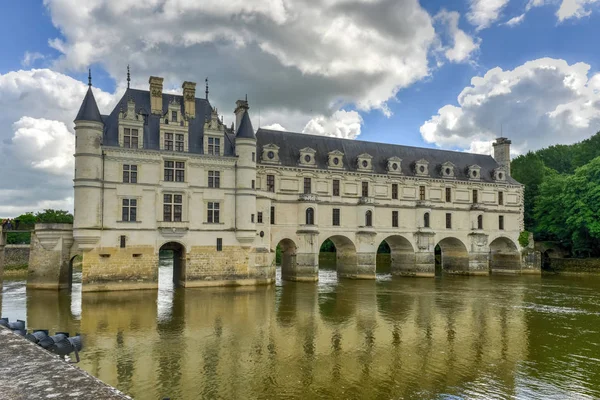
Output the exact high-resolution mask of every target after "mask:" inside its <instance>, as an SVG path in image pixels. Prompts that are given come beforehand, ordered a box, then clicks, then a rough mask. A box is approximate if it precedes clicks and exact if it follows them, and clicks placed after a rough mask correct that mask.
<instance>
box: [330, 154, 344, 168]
mask: <svg viewBox="0 0 600 400" xmlns="http://www.w3.org/2000/svg"><path fill="white" fill-rule="evenodd" d="M328 155H329V158H328V160H327V166H328V167H329V168H330V169H344V153H342V152H341V151H339V150H334V151H330V152H329V154H328Z"/></svg>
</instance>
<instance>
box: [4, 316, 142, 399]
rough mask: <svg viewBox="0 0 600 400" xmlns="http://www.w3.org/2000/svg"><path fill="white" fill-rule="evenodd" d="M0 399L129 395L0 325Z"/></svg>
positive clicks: (121, 397) (124, 396) (99, 397)
mask: <svg viewBox="0 0 600 400" xmlns="http://www.w3.org/2000/svg"><path fill="white" fill-rule="evenodd" d="M0 399H7V400H8V399H10V400H25V399H36V400H38V399H61V400H62V399H94V400H96V399H106V400H113V399H115V400H116V399H131V397H129V396H126V395H124V394H123V393H121V392H119V391H118V390H117V389H115V388H113V387H111V386H109V385H107V384H105V383H103V382H102V381H100V380H98V379H96V378H94V377H93V376H92V375H90V374H88V373H87V372H85V371H83V370H82V369H80V368H78V367H76V366H75V365H73V364H69V363H67V362H65V361H63V360H61V359H60V358H59V357H58V356H56V355H54V354H52V353H50V352H48V351H46V350H44V349H42V348H41V347H39V346H38V345H36V344H33V343H31V342H29V341H28V340H27V339H25V338H23V337H22V336H18V335H16V334H14V333H13V332H12V331H11V330H10V329H7V328H4V327H2V326H0Z"/></svg>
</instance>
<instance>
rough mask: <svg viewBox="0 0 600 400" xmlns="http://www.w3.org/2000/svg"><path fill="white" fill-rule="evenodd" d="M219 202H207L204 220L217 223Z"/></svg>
mask: <svg viewBox="0 0 600 400" xmlns="http://www.w3.org/2000/svg"><path fill="white" fill-rule="evenodd" d="M219 208H220V207H219V203H215V202H209V203H208V207H207V211H208V215H207V218H206V222H208V223H209V224H218V223H219Z"/></svg>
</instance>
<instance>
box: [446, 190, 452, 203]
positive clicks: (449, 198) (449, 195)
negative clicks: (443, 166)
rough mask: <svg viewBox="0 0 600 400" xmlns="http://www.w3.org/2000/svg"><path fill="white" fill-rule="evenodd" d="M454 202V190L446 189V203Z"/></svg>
mask: <svg viewBox="0 0 600 400" xmlns="http://www.w3.org/2000/svg"><path fill="white" fill-rule="evenodd" d="M451 202H452V189H450V188H446V203H451Z"/></svg>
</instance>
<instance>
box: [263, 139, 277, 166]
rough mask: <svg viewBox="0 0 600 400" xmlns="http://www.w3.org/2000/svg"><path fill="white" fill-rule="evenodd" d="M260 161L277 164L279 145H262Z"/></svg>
mask: <svg viewBox="0 0 600 400" xmlns="http://www.w3.org/2000/svg"><path fill="white" fill-rule="evenodd" d="M261 158H262V162H263V163H268V164H279V163H280V161H279V146H277V145H276V144H273V143H269V144H266V145H264V146H263V150H262V156H261Z"/></svg>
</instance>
